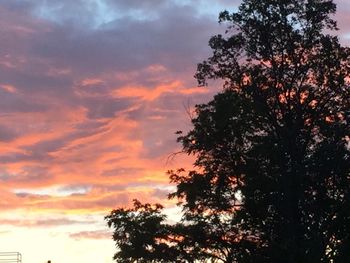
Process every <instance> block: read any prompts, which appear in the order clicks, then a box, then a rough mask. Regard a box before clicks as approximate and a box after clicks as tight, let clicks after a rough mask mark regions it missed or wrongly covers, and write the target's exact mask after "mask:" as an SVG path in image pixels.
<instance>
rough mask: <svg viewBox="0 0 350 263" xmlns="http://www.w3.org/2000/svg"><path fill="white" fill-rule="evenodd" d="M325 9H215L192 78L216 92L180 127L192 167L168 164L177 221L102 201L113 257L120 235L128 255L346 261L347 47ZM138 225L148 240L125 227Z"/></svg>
mask: <svg viewBox="0 0 350 263" xmlns="http://www.w3.org/2000/svg"><path fill="white" fill-rule="evenodd" d="M335 9H336V7H335V4H334V3H333V2H332V1H330V0H245V1H243V3H242V4H241V5H240V7H239V9H238V11H237V12H236V13H232V14H231V13H229V12H227V11H224V12H222V13H221V14H220V22H225V23H228V25H229V26H228V30H227V32H226V35H225V36H222V35H217V36H214V37H212V38H211V40H210V42H209V45H210V47H211V48H212V50H213V55H212V57H210V58H209V59H208V60H206V61H204V62H203V63H201V64H199V65H198V71H197V73H196V78H197V80H198V81H199V84H200V85H207V81H208V80H211V79H220V80H222V81H223V86H224V91H223V92H222V93H220V94H218V95H216V96H215V97H214V99H213V100H212V101H211V102H209V103H208V104H203V105H198V106H196V116H195V118H194V119H193V120H192V123H193V129H192V130H191V131H190V132H188V133H187V134H185V135H183V134H182V133H181V132H179V136H180V137H179V139H178V140H179V142H180V143H182V145H183V150H184V152H186V153H187V154H193V155H195V156H196V161H195V167H196V169H195V170H193V171H188V172H186V171H185V170H183V169H180V170H178V171H170V172H169V175H170V179H171V182H173V183H175V184H176V185H177V191H176V192H174V193H172V194H171V195H170V198H177V199H178V200H179V205H180V206H181V207H182V208H183V217H182V220H181V222H179V223H178V224H176V225H170V224H167V223H166V221H165V220H166V218H165V217H164V215H162V214H161V210H160V209H159V210H152V211H150V214H151V215H152V216H155V217H156V218H157V223H156V224H155V223H151V224H148V223H150V221H149V219H148V218H147V217H146V218H144V212H145V211H144V208H143V207H142V206H140V205H136V206H135V208H134V209H119V210H116V211H113V212H112V213H111V214H110V215H109V216H108V217H107V220H108V222H109V224H110V225H112V224H114V226H117V227H115V230H116V231H115V236H114V239H115V240H116V242H117V246H118V248H119V249H120V252H118V253H117V254H116V259H123V258H127V257H124V255H123V253H125V251H127V250H126V249H125V248H124V247H123V246H121V245H120V244H121V243H120V242H121V241H122V240H124V241H123V242H126V243H127V244H128V248H136V247H137V246H141V247H142V248H143V250H142V249H139V250H138V251H139V252H138V253H139V254H137V253H136V252H135V254H133V255H134V257H133V259H138V260H140V261H137V262H201V261H202V262H239V263H245V262H252V263H253V262H254V263H256V262H258V263H259V262H273V263H275V262H287V263H288V262H290V263H292V262H293V263H295V262H305V263H306V262H336V263H339V262H340V263H341V262H350V253H349V251H350V160H349V158H350V151H349V149H350V143H349V140H350V139H349V136H350V126H349V121H350V112H349V111H350V110H349V109H350V89H349V81H350V75H349V73H350V67H349V66H350V63H349V58H350V51H349V49H348V48H346V47H342V46H341V45H340V43H339V40H338V38H337V37H336V36H334V35H331V32H332V31H333V30H336V22H335V21H334V20H333V19H332V18H331V15H332V14H333V13H334V12H335ZM327 32H328V33H327ZM146 206H147V207H150V205H146ZM158 208H160V207H159V206H158ZM123 224H126V225H128V226H129V227H131V226H132V227H131V228H128V229H126V228H121V227H120V226H121V225H123ZM145 225H146V226H148V227H146V228H145V230H144V231H145V233H147V237H148V239H143V238H141V237H140V236H137V235H135V234H134V232H133V231H138V230H137V229H138V228H139V227H141V226H145ZM122 233H124V234H122ZM160 233H162V235H160V236H159V234H160ZM118 235H124V236H123V237H122V238H121V237H119V236H118ZM135 236H136V240H135V239H133V237H135ZM149 240H151V241H149ZM151 242H154V243H151ZM160 245H162V247H164V250H162V252H161V253H160V254H159V249H158V248H157V247H158V246H160ZM140 251H141V252H140ZM149 254H151V255H152V256H151V257H150V256H148V255H149ZM168 255H171V257H173V258H171V259H169V258H167V257H166V256H168ZM152 257H153V258H152ZM129 258H130V256H129ZM120 262H122V261H120ZM124 262H125V261H124ZM129 262H133V261H129Z"/></svg>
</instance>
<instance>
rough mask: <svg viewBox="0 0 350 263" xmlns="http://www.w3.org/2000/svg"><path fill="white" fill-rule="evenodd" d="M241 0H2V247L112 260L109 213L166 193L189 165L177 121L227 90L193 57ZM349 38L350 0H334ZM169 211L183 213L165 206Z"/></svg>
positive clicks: (36, 260) (99, 262)
mask: <svg viewBox="0 0 350 263" xmlns="http://www.w3.org/2000/svg"><path fill="white" fill-rule="evenodd" d="M239 2H240V1H238V0H216V1H214V0H192V1H191V0H47V1H46V0H0V251H19V252H21V253H22V255H23V263H45V262H47V260H49V259H51V260H52V263H73V262H81V263H111V262H112V257H113V254H114V252H115V248H114V243H113V241H112V239H111V232H110V230H109V229H108V228H107V226H106V224H105V221H104V219H103V217H104V216H105V215H107V214H108V212H109V211H110V210H111V209H113V208H116V207H120V206H127V205H129V204H130V202H131V200H132V199H134V198H138V199H140V200H141V201H144V202H161V203H164V202H165V197H166V195H167V193H169V191H171V190H172V186H170V185H169V184H168V177H167V175H166V173H165V172H166V171H167V170H169V169H172V168H179V167H190V164H191V161H192V160H191V158H189V157H187V156H185V155H177V156H175V158H169V156H170V154H172V153H174V152H177V151H179V149H180V145H177V144H176V135H175V132H176V131H177V130H185V131H186V130H188V129H190V127H191V125H190V117H189V116H188V111H189V110H191V108H193V106H194V105H195V104H198V103H201V102H206V101H208V100H209V99H210V98H211V97H212V96H213V94H215V93H216V92H217V91H218V90H219V88H218V87H216V88H215V87H209V88H198V87H197V86H196V81H195V79H194V78H193V75H194V73H195V69H196V64H197V63H198V62H201V61H202V60H203V59H205V58H206V57H208V56H209V55H210V50H209V48H208V45H207V43H208V40H209V37H210V36H212V35H214V34H215V33H219V32H223V31H224V29H225V26H224V25H221V26H220V25H218V24H217V16H218V13H219V11H221V10H223V9H228V10H231V11H232V10H235V8H236V7H237V5H238V3H239ZM335 2H336V3H337V4H338V13H337V16H336V19H337V20H338V25H339V27H340V29H341V30H340V31H339V34H340V36H341V40H342V43H343V44H345V45H348V44H349V43H350V41H349V39H350V16H349V14H350V2H349V1H348V0H337V1H335ZM168 206H169V214H170V215H171V216H176V210H174V209H173V208H172V204H171V203H168Z"/></svg>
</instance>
